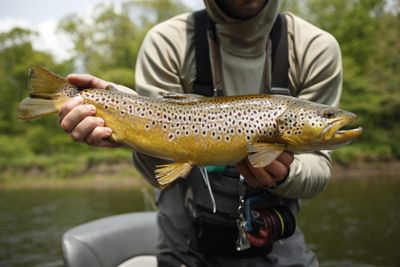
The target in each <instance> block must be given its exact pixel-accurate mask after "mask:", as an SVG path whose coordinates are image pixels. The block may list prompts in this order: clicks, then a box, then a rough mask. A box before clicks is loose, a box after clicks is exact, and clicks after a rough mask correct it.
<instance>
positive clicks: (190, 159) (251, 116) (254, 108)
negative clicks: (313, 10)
mask: <svg viewBox="0 0 400 267" xmlns="http://www.w3.org/2000/svg"><path fill="white" fill-rule="evenodd" d="M28 86H29V89H30V96H29V97H28V98H26V99H24V100H23V101H22V102H21V104H20V107H19V109H18V118H20V119H23V120H29V119H33V118H35V117H38V116H41V115H44V114H48V113H53V112H58V111H59V110H60V107H61V106H62V104H63V103H64V102H65V101H67V100H68V99H69V98H71V97H74V96H77V95H80V96H82V97H83V98H84V100H85V103H86V104H93V105H94V106H96V110H97V112H96V116H98V117H101V118H103V119H104V121H105V124H106V126H108V127H110V128H111V129H112V131H113V133H112V135H111V137H110V140H111V141H114V142H118V143H121V144H124V145H126V146H128V147H131V148H133V149H135V150H137V151H138V152H141V153H144V154H147V155H150V156H154V157H158V158H163V159H167V160H170V161H173V163H170V164H166V165H161V166H157V168H156V171H155V177H156V178H157V179H158V182H159V184H160V186H161V187H165V186H167V185H168V184H170V183H171V182H172V181H174V180H175V179H177V178H178V177H183V176H185V175H186V174H188V173H189V172H190V170H191V169H192V167H193V166H196V165H201V166H206V165H228V164H235V163H237V162H239V161H240V160H242V159H244V158H246V157H248V159H249V161H250V163H251V164H252V165H253V167H255V168H260V167H264V166H266V165H268V164H270V163H271V162H272V161H273V160H274V159H276V158H277V157H278V156H279V155H280V154H281V153H282V152H283V151H284V150H288V151H291V152H294V153H301V152H310V151H317V150H326V149H334V148H337V147H340V146H343V145H345V144H348V143H350V142H351V141H353V140H355V139H356V138H358V137H359V136H360V135H361V133H362V129H361V128H357V129H353V130H341V128H342V127H343V126H345V125H347V124H349V123H351V122H353V121H354V120H355V119H356V115H354V114H353V113H350V112H348V111H344V110H340V109H337V108H334V107H330V106H326V105H322V104H317V103H313V102H309V101H305V100H301V99H298V98H294V97H290V96H278V95H265V94H264V95H245V96H224V97H215V98H209V97H203V96H197V95H182V94H169V95H165V96H162V97H145V96H138V95H134V94H128V93H125V92H121V91H118V90H117V89H116V88H114V87H113V86H108V87H107V88H105V89H85V90H78V88H76V87H74V86H72V85H71V84H69V83H68V82H67V81H66V80H65V79H64V78H62V77H60V76H58V75H56V74H54V73H52V72H50V71H48V70H46V69H44V68H43V67H40V66H38V65H32V66H31V67H30V71H29V84H28Z"/></svg>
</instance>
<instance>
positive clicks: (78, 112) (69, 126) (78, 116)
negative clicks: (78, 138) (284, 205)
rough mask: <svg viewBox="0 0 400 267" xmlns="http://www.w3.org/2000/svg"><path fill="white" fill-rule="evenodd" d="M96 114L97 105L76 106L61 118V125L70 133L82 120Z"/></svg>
mask: <svg viewBox="0 0 400 267" xmlns="http://www.w3.org/2000/svg"><path fill="white" fill-rule="evenodd" d="M94 114H96V107H95V106H93V105H79V106H76V107H75V108H73V109H72V110H71V111H70V112H69V113H68V114H67V115H65V117H64V118H63V119H62V120H61V127H62V128H63V129H64V131H66V132H67V133H70V132H72V130H74V128H75V127H77V125H78V124H80V123H81V121H82V120H84V119H85V118H86V117H88V116H92V115H94Z"/></svg>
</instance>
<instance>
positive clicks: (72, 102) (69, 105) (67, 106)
mask: <svg viewBox="0 0 400 267" xmlns="http://www.w3.org/2000/svg"><path fill="white" fill-rule="evenodd" d="M83 102H84V100H83V98H82V97H80V96H77V97H73V98H71V99H69V100H68V101H67V102H65V103H64V104H63V105H62V106H61V108H60V112H58V122H59V123H60V124H61V121H62V120H63V119H64V118H65V116H66V115H67V114H68V113H69V112H70V111H71V110H72V109H73V108H75V107H76V106H79V105H81V104H83Z"/></svg>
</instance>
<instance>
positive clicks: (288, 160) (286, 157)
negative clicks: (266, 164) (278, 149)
mask: <svg viewBox="0 0 400 267" xmlns="http://www.w3.org/2000/svg"><path fill="white" fill-rule="evenodd" d="M276 160H277V161H279V162H281V163H282V164H283V165H285V166H286V167H289V166H290V164H292V162H293V160H294V157H293V154H292V153H290V152H288V151H284V152H283V153H282V154H280V155H279V157H278V158H277V159H276Z"/></svg>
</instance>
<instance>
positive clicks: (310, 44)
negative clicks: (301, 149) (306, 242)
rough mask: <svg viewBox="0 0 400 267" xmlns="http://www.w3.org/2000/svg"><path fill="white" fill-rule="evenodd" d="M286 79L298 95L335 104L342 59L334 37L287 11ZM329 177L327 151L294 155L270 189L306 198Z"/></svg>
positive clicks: (336, 102)
mask: <svg viewBox="0 0 400 267" xmlns="http://www.w3.org/2000/svg"><path fill="white" fill-rule="evenodd" d="M288 18H289V19H288V22H289V23H288V32H289V40H290V41H289V62H290V72H289V79H290V81H291V85H292V88H291V89H292V91H294V92H295V94H296V95H297V96H298V97H299V98H303V99H307V100H310V101H314V102H318V103H322V104H326V105H331V106H338V104H339V100H340V95H341V91H342V61H341V53H340V48H339V45H338V43H337V41H336V40H335V38H334V37H333V36H332V35H330V34H328V33H326V32H323V31H321V30H319V29H317V28H316V27H314V26H312V25H311V24H309V23H307V22H305V21H304V20H301V19H299V18H297V17H295V16H293V15H291V14H289V15H288ZM330 176H331V158H330V155H329V152H328V151H319V152H315V153H303V154H297V155H295V159H294V162H293V163H292V164H291V166H290V172H289V175H288V177H287V178H286V180H285V182H283V183H282V184H281V185H279V186H278V187H277V188H276V189H273V190H272V191H273V192H274V193H276V194H278V195H281V196H284V197H288V198H310V197H313V196H314V195H316V194H317V193H319V192H320V191H322V190H323V189H324V188H325V187H326V185H327V183H328V181H329V179H330Z"/></svg>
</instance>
